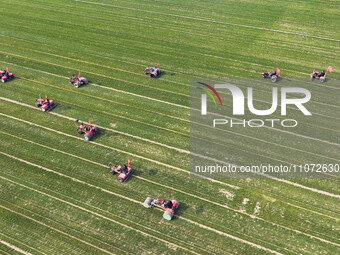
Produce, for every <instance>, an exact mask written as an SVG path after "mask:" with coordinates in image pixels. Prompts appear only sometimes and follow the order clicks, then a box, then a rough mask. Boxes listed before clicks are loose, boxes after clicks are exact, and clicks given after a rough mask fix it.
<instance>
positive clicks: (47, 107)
mask: <svg viewBox="0 0 340 255" xmlns="http://www.w3.org/2000/svg"><path fill="white" fill-rule="evenodd" d="M35 106H36V107H37V108H40V109H41V110H42V111H43V112H49V111H52V110H53V109H54V108H55V107H56V106H57V105H56V104H55V103H54V100H49V99H48V98H47V96H45V98H44V99H42V98H41V96H40V95H39V99H36V100H35Z"/></svg>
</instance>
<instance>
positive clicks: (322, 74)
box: [318, 71, 326, 78]
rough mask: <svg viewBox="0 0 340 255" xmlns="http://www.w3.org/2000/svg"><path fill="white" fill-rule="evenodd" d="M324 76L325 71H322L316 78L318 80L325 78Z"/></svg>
mask: <svg viewBox="0 0 340 255" xmlns="http://www.w3.org/2000/svg"><path fill="white" fill-rule="evenodd" d="M325 75H326V72H325V71H322V72H321V73H319V74H318V77H319V78H320V77H323V76H325Z"/></svg>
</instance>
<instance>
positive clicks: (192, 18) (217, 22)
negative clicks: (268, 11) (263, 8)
mask: <svg viewBox="0 0 340 255" xmlns="http://www.w3.org/2000/svg"><path fill="white" fill-rule="evenodd" d="M74 2H80V3H86V4H92V5H101V6H109V7H113V8H118V9H126V10H132V11H137V12H147V13H153V14H158V15H163V16H171V17H176V18H183V19H191V20H198V21H204V22H208V23H216V24H223V25H230V26H236V27H244V28H251V29H257V30H265V31H270V32H276V33H282V34H288V35H298V36H303V37H310V38H316V39H320V40H326V41H334V42H340V40H337V39H333V38H328V37H321V36H314V35H309V34H301V33H294V32H289V31H283V30H278V29H272V28H265V27H256V26H250V25H243V24H236V23H231V22H223V21H216V20H211V19H202V18H196V17H190V16H184V15H177V14H171V13H162V12H157V11H151V10H141V9H136V8H132V7H125V6H118V5H112V4H105V3H96V2H89V1H84V0H74Z"/></svg>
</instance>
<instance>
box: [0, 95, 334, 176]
mask: <svg viewBox="0 0 340 255" xmlns="http://www.w3.org/2000/svg"><path fill="white" fill-rule="evenodd" d="M0 100H4V101H7V102H10V103H14V104H18V105H21V106H24V107H28V108H31V109H34V110H39V109H38V108H36V107H34V106H31V105H28V104H25V103H21V102H18V101H15V100H12V99H8V98H4V97H0ZM50 114H53V115H56V116H58V117H61V118H64V119H67V120H72V121H74V118H71V117H69V116H65V115H61V114H58V113H55V112H50ZM84 123H87V122H84ZM98 127H100V128H102V129H104V130H105V129H106V130H109V131H112V132H116V131H114V130H113V129H110V128H106V127H102V126H98ZM121 133H122V134H123V135H124V134H125V133H123V132H121ZM127 136H132V137H133V138H136V139H140V140H143V139H145V138H138V137H137V136H135V137H134V136H133V135H130V134H127ZM147 140H148V141H147V142H150V141H152V140H149V139H147ZM151 143H154V144H157V145H160V146H163V147H167V148H169V149H174V150H177V151H178V152H182V153H186V154H190V155H193V156H196V157H199V158H202V159H207V160H210V161H214V162H217V163H221V164H227V165H228V164H230V163H229V162H225V161H221V160H217V159H215V158H211V157H208V156H204V155H200V154H196V153H192V152H190V151H187V150H182V149H179V148H176V147H173V146H168V145H166V144H162V143H158V142H151ZM260 156H262V155H260ZM262 157H264V158H268V159H272V160H274V161H279V162H283V163H287V164H292V163H289V162H285V161H282V160H278V159H276V158H272V157H268V156H262ZM333 160H335V161H336V159H333ZM230 165H232V166H235V167H237V168H240V166H238V165H235V164H230ZM191 174H193V175H197V176H200V177H203V176H204V175H199V174H196V173H192V172H191ZM322 174H324V175H328V176H333V177H337V176H334V175H332V174H329V173H322ZM261 175H263V176H265V177H269V178H272V179H275V177H271V176H269V175H266V174H261ZM276 179H277V180H281V179H279V178H276Z"/></svg>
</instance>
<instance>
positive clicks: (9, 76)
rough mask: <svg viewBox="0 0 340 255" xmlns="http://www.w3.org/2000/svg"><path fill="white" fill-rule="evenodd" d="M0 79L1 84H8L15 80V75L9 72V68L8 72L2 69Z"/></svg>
mask: <svg viewBox="0 0 340 255" xmlns="http://www.w3.org/2000/svg"><path fill="white" fill-rule="evenodd" d="M0 78H1V82H7V81H9V80H12V79H13V78H14V75H13V74H12V73H10V72H9V70H8V67H6V71H4V70H2V69H0Z"/></svg>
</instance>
